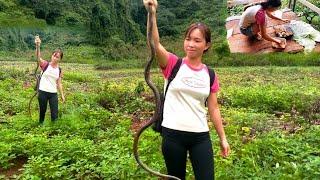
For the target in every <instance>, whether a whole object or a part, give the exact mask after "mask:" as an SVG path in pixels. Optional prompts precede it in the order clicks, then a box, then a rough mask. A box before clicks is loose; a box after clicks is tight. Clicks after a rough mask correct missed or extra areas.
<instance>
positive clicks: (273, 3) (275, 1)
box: [261, 0, 281, 9]
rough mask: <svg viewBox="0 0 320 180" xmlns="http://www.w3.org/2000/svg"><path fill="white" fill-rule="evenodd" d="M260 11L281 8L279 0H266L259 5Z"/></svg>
mask: <svg viewBox="0 0 320 180" xmlns="http://www.w3.org/2000/svg"><path fill="white" fill-rule="evenodd" d="M261 6H262V9H267V8H270V7H272V8H278V7H281V0H267V1H266V2H262V3H261Z"/></svg>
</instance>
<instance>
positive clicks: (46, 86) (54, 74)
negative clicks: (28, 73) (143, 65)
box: [35, 36, 65, 124]
mask: <svg viewBox="0 0 320 180" xmlns="http://www.w3.org/2000/svg"><path fill="white" fill-rule="evenodd" d="M35 44H36V56H37V61H38V65H39V66H40V68H41V69H42V74H41V76H40V82H39V86H37V91H38V101H39V107H40V109H39V112H40V114H39V123H40V124H43V122H44V117H45V114H46V111H47V105H48V101H49V105H50V112H51V121H55V120H57V119H58V94H57V91H58V90H59V91H60V93H61V99H62V102H64V101H65V97H64V94H63V89H62V82H61V81H62V75H61V68H60V67H59V62H60V61H61V60H62V58H63V52H62V50H61V49H57V50H55V51H53V53H52V55H51V61H50V62H48V61H46V60H43V59H42V58H41V56H40V44H41V39H40V37H39V36H36V38H35Z"/></svg>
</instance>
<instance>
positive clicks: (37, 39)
mask: <svg viewBox="0 0 320 180" xmlns="http://www.w3.org/2000/svg"><path fill="white" fill-rule="evenodd" d="M34 43H35V44H36V46H37V47H39V46H40V44H41V39H40V37H39V35H36V36H35V37H34Z"/></svg>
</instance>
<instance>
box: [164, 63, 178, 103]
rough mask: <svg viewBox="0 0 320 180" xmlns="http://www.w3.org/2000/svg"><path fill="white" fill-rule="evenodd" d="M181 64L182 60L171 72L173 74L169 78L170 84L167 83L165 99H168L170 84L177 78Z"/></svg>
mask: <svg viewBox="0 0 320 180" xmlns="http://www.w3.org/2000/svg"><path fill="white" fill-rule="evenodd" d="M181 63H182V59H181V58H179V59H178V61H177V62H176V64H175V65H174V67H173V69H172V71H171V74H170V76H169V78H168V83H167V86H166V89H165V93H164V97H166V94H167V91H168V88H169V84H170V83H171V81H172V80H173V79H174V78H175V77H176V75H177V73H178V71H179V69H180V66H181Z"/></svg>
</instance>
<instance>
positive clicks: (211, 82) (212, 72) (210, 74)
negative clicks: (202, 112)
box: [204, 66, 216, 107]
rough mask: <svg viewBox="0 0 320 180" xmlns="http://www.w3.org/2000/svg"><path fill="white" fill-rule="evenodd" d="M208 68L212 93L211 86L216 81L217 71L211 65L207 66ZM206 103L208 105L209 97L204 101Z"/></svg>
mask: <svg viewBox="0 0 320 180" xmlns="http://www.w3.org/2000/svg"><path fill="white" fill-rule="evenodd" d="M207 68H208V72H209V77H210V87H209V95H210V93H211V87H212V85H213V83H214V80H215V78H216V73H215V72H214V70H213V69H211V68H210V67H208V66H207ZM204 104H205V106H206V107H207V106H208V98H207V99H206V101H205V102H204Z"/></svg>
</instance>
